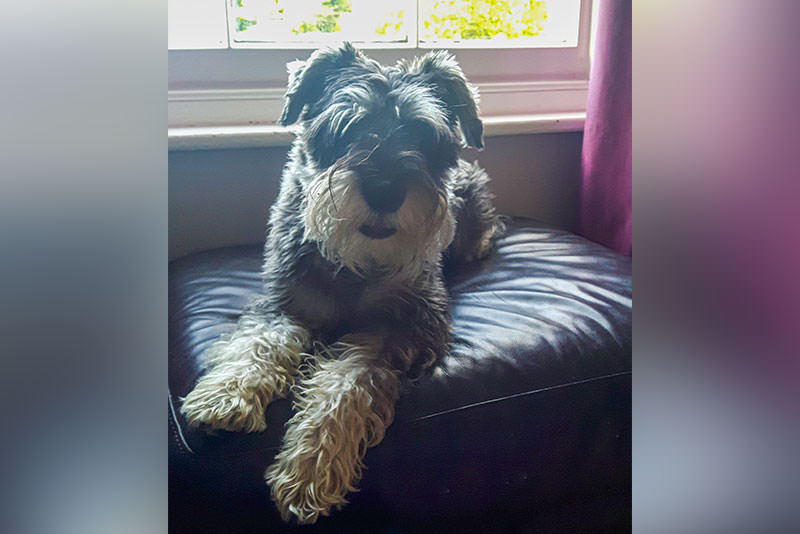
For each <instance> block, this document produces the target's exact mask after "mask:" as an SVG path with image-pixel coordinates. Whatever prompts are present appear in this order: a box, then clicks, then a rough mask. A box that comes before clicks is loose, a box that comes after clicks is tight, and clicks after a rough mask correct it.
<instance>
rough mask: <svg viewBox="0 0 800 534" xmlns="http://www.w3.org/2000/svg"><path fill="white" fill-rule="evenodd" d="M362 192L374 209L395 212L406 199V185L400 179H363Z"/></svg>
mask: <svg viewBox="0 0 800 534" xmlns="http://www.w3.org/2000/svg"><path fill="white" fill-rule="evenodd" d="M361 193H362V194H363V195H364V200H366V201H367V205H369V207H370V208H372V210H373V211H376V212H378V213H394V212H395V211H397V210H399V209H400V206H402V205H403V201H404V200H405V199H406V186H405V184H403V183H401V182H400V181H399V180H380V179H374V178H373V179H371V180H362V182H361Z"/></svg>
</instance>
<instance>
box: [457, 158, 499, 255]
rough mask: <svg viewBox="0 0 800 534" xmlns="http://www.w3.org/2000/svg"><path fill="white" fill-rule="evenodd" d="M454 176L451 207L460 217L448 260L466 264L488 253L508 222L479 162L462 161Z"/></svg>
mask: <svg viewBox="0 0 800 534" xmlns="http://www.w3.org/2000/svg"><path fill="white" fill-rule="evenodd" d="M452 179H453V197H452V199H451V205H450V209H451V210H452V212H453V215H454V216H455V218H456V233H455V236H454V238H453V242H452V243H451V244H450V247H449V248H448V250H447V251H446V252H445V260H446V262H447V263H448V264H465V263H469V262H472V261H476V260H480V259H483V258H485V257H486V256H488V255H489V252H491V250H492V244H493V242H494V240H496V239H497V238H498V237H499V236H500V235H502V234H503V232H504V231H505V225H504V224H503V222H502V221H501V220H500V218H499V217H498V216H497V214H496V212H495V209H494V205H493V203H492V199H493V195H492V193H491V192H490V191H489V176H488V175H487V174H486V172H485V171H484V170H483V169H481V168H480V167H479V166H478V165H477V163H467V162H466V161H464V160H461V161H459V163H458V167H457V168H456V169H455V170H453V174H452Z"/></svg>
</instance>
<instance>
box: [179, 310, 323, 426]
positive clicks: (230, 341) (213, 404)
mask: <svg viewBox="0 0 800 534" xmlns="http://www.w3.org/2000/svg"><path fill="white" fill-rule="evenodd" d="M308 344H309V334H308V331H307V330H306V329H304V328H302V327H300V326H298V325H295V324H293V323H292V322H291V321H289V320H288V319H286V318H279V319H276V320H274V321H272V322H264V321H262V320H259V318H254V317H248V316H244V317H243V318H242V319H241V320H240V321H239V323H238V325H237V327H236V330H234V332H233V333H232V334H231V335H230V336H228V337H226V338H223V339H221V340H220V341H218V342H216V343H215V344H214V345H212V346H211V348H210V349H209V351H208V354H207V360H208V364H209V369H208V371H207V372H206V374H205V375H204V376H202V377H201V378H200V380H199V381H198V382H197V385H196V386H195V387H194V389H193V390H192V391H191V392H190V393H189V394H188V395H186V397H185V398H184V399H183V405H182V406H181V413H182V414H183V415H184V417H186V420H187V422H188V423H189V425H191V426H203V427H205V428H208V429H220V430H230V431H235V432H236V431H241V432H260V431H262V430H264V429H266V428H267V423H266V420H265V410H266V408H267V405H268V404H269V403H270V402H272V400H273V399H275V398H277V397H283V396H286V394H287V393H288V391H289V387H290V386H291V385H292V382H293V380H294V375H295V374H296V373H297V367H298V366H299V365H300V361H301V360H302V358H303V350H304V348H305V347H306V346H308Z"/></svg>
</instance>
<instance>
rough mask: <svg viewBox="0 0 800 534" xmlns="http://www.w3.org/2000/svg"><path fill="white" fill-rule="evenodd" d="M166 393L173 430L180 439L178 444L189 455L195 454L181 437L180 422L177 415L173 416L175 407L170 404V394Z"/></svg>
mask: <svg viewBox="0 0 800 534" xmlns="http://www.w3.org/2000/svg"><path fill="white" fill-rule="evenodd" d="M167 393H168V397H167V398H168V400H169V411H170V413H171V414H172V420H173V421H174V422H175V430H176V433H177V436H178V438H180V443H181V444H182V445H183V447H184V448H185V449H186V450H187V451H189V452H190V453H191V454H195V452H194V451H193V450H192V448H191V447H190V446H189V443H188V442H187V441H186V438H185V437H184V435H183V430H182V429H181V424H180V422H179V420H178V417H177V415H176V414H175V405H174V404H173V402H172V392H170V391H167Z"/></svg>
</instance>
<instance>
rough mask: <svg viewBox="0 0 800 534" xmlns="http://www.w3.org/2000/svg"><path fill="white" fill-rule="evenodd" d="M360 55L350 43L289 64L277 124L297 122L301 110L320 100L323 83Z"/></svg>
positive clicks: (322, 50) (315, 53)
mask: <svg viewBox="0 0 800 534" xmlns="http://www.w3.org/2000/svg"><path fill="white" fill-rule="evenodd" d="M360 56H361V52H359V51H358V50H356V48H355V47H354V46H353V45H351V44H350V43H344V44H342V45H341V46H338V47H334V48H322V49H320V50H317V51H315V52H314V53H313V54H311V57H309V58H308V59H307V60H306V61H293V62H291V63H289V64H288V65H287V66H286V67H287V70H288V71H289V87H288V88H287V89H286V97H285V102H284V106H283V113H282V114H281V118H280V120H279V121H278V122H279V123H280V124H281V125H282V126H288V125H290V124H294V123H295V122H297V120H298V119H300V118H301V114H302V113H303V108H304V107H305V106H306V105H307V104H313V103H314V102H316V101H317V100H319V99H320V97H321V96H322V93H323V91H324V90H325V82H326V79H327V78H328V77H329V76H330V75H331V74H332V73H334V72H336V71H337V70H339V69H342V68H345V67H347V66H349V65H352V64H353V63H355V61H356V60H357V59H358V58H359V57H360Z"/></svg>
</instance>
